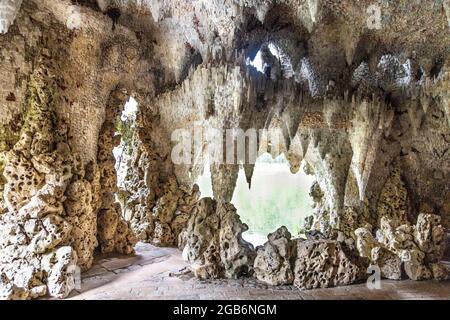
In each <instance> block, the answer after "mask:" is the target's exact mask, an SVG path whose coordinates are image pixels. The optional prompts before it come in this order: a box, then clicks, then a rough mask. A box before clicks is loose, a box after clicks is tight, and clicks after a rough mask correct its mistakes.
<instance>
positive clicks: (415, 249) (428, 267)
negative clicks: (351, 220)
mask: <svg viewBox="0 0 450 320" xmlns="http://www.w3.org/2000/svg"><path fill="white" fill-rule="evenodd" d="M355 234H356V236H357V248H358V251H359V253H360V255H361V256H366V257H369V258H370V260H371V263H372V264H374V265H377V266H378V267H379V268H380V270H381V273H382V277H385V278H387V279H395V280H399V279H401V278H402V274H403V272H405V273H406V275H407V276H408V277H409V278H410V279H412V280H426V279H431V278H433V277H434V278H435V279H438V280H442V279H443V278H446V277H447V270H446V267H445V266H444V265H442V264H440V261H441V259H442V257H443V254H444V251H445V245H446V239H445V233H444V229H443V228H442V226H441V225H440V217H439V216H437V215H433V214H424V213H421V214H419V217H418V219H417V223H416V225H415V226H412V225H409V224H407V223H406V224H402V222H401V221H399V220H396V219H391V220H390V219H388V218H386V217H382V218H381V226H380V229H379V230H377V239H376V240H375V239H374V238H373V235H372V232H371V231H370V230H368V229H365V228H359V229H357V230H355Z"/></svg>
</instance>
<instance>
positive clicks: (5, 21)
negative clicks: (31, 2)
mask: <svg viewBox="0 0 450 320" xmlns="http://www.w3.org/2000/svg"><path fill="white" fill-rule="evenodd" d="M21 5H22V0H2V1H1V2H0V34H2V33H7V32H8V29H9V27H10V26H11V25H12V24H13V23H14V20H15V19H16V16H17V13H18V12H19V9H20V6H21Z"/></svg>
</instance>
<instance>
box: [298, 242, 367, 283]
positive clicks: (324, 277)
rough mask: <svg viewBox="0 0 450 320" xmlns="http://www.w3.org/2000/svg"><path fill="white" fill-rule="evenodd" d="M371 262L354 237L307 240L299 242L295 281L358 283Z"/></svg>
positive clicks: (365, 275)
mask: <svg viewBox="0 0 450 320" xmlns="http://www.w3.org/2000/svg"><path fill="white" fill-rule="evenodd" d="M368 264H369V262H368V259H366V258H363V257H360V256H359V255H358V252H357V251H356V248H355V247H354V245H353V243H352V242H351V241H342V242H341V241H336V240H305V241H303V242H299V243H298V244H297V257H296V260H295V268H294V285H295V286H296V287H298V288H299V289H314V288H327V287H334V286H343V285H349V284H352V283H357V282H360V281H362V280H364V279H366V278H367V267H368Z"/></svg>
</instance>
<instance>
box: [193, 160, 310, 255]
mask: <svg viewBox="0 0 450 320" xmlns="http://www.w3.org/2000/svg"><path fill="white" fill-rule="evenodd" d="M313 182H314V177H313V176H311V175H307V174H306V173H305V172H304V170H299V171H298V172H297V173H296V174H293V173H291V170H290V167H289V162H288V161H287V160H286V157H285V156H284V154H281V155H279V156H278V157H276V158H275V159H274V158H272V156H271V155H270V154H268V153H264V154H262V155H260V156H259V157H258V158H257V160H256V163H255V168H254V171H253V176H252V181H251V186H249V184H248V183H247V179H246V176H245V171H244V169H243V168H242V167H241V169H240V170H239V175H238V179H237V182H236V188H235V190H234V193H233V199H232V200H231V203H232V204H233V205H234V206H235V207H236V209H237V213H238V214H239V216H240V218H241V220H242V222H244V223H246V224H247V225H248V227H249V230H248V231H247V232H244V233H243V235H242V236H243V238H244V240H246V241H248V242H250V243H252V244H253V245H254V246H255V247H256V246H259V245H262V244H264V243H265V242H266V241H267V235H268V234H269V233H272V232H274V231H275V230H277V229H278V228H279V227H281V226H286V227H287V228H288V230H289V231H290V232H291V234H292V236H294V237H296V236H298V235H299V234H300V232H301V231H302V227H303V224H304V219H305V217H307V216H310V215H312V213H313V209H312V205H313V200H312V198H311V197H310V195H309V191H310V187H311V185H312V183H313ZM197 184H198V186H199V188H200V192H201V197H202V198H203V197H213V191H212V184H211V172H210V169H209V165H208V164H207V165H206V166H205V171H204V173H203V175H201V176H200V177H199V179H198V181H197Z"/></svg>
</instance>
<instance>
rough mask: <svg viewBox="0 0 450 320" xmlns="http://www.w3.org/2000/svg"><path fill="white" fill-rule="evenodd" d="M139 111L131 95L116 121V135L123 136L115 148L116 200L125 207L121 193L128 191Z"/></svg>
mask: <svg viewBox="0 0 450 320" xmlns="http://www.w3.org/2000/svg"><path fill="white" fill-rule="evenodd" d="M137 111H138V103H137V101H136V100H135V99H134V98H133V97H130V98H129V99H128V101H127V102H126V103H125V106H124V108H123V111H122V114H121V116H120V118H119V119H117V123H116V135H120V136H121V140H120V144H119V145H118V146H117V147H115V148H114V149H113V153H114V157H115V159H116V172H117V186H118V189H119V192H118V193H117V194H116V200H117V201H119V202H120V204H121V205H122V208H123V207H124V206H123V201H124V197H122V196H121V195H122V193H124V192H126V184H125V180H126V175H127V171H128V168H129V165H130V161H131V156H132V152H133V132H134V128H135V123H136V114H137Z"/></svg>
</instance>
